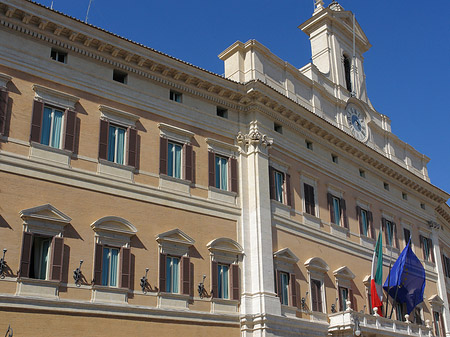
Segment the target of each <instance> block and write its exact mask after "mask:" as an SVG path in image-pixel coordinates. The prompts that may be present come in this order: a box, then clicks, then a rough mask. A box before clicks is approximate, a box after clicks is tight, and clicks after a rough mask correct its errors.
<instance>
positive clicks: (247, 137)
mask: <svg viewBox="0 0 450 337" xmlns="http://www.w3.org/2000/svg"><path fill="white" fill-rule="evenodd" d="M236 140H237V142H238V144H239V145H241V147H242V148H243V149H244V151H246V152H247V151H248V150H249V147H253V148H263V149H266V148H269V147H271V146H272V145H273V138H270V137H267V135H265V134H263V133H261V132H260V131H259V130H258V125H257V124H256V122H251V123H250V128H249V132H248V133H246V134H244V133H242V132H240V131H239V132H238V134H237V136H236Z"/></svg>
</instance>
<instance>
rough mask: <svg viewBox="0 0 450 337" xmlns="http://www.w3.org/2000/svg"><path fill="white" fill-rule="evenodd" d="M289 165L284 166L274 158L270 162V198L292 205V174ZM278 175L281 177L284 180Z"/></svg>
mask: <svg viewBox="0 0 450 337" xmlns="http://www.w3.org/2000/svg"><path fill="white" fill-rule="evenodd" d="M288 169H289V168H288V167H286V166H282V165H281V164H279V163H278V162H276V161H275V160H274V159H273V158H272V160H271V161H270V163H269V188H270V199H271V200H274V201H276V202H278V203H280V204H283V205H286V206H288V207H292V192H291V176H290V175H289V173H288ZM277 177H281V179H282V182H281V185H280V181H279V180H278V179H277ZM280 190H281V191H280Z"/></svg>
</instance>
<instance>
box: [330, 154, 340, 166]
mask: <svg viewBox="0 0 450 337" xmlns="http://www.w3.org/2000/svg"><path fill="white" fill-rule="evenodd" d="M338 160H339V159H338V156H336V155H335V154H332V155H331V161H332V162H333V163H335V164H337V163H338Z"/></svg>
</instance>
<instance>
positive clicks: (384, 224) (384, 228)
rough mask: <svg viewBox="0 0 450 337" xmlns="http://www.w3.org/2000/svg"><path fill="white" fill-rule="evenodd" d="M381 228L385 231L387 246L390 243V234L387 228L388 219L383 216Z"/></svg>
mask: <svg viewBox="0 0 450 337" xmlns="http://www.w3.org/2000/svg"><path fill="white" fill-rule="evenodd" d="M381 230H382V231H383V232H384V240H385V242H386V247H387V246H388V244H389V236H388V232H387V230H386V219H385V218H381Z"/></svg>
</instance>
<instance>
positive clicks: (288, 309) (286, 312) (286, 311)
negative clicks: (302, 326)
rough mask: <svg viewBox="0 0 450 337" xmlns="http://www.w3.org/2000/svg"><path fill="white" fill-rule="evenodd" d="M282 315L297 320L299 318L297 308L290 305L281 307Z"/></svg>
mask: <svg viewBox="0 0 450 337" xmlns="http://www.w3.org/2000/svg"><path fill="white" fill-rule="evenodd" d="M281 315H282V316H286V317H292V318H296V317H297V308H296V307H293V306H290V305H286V304H282V305H281Z"/></svg>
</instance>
